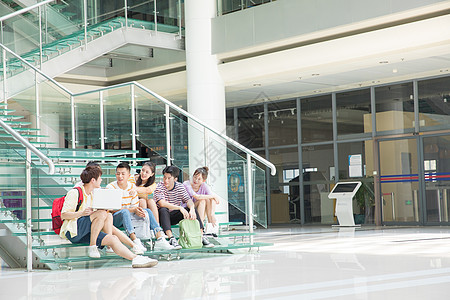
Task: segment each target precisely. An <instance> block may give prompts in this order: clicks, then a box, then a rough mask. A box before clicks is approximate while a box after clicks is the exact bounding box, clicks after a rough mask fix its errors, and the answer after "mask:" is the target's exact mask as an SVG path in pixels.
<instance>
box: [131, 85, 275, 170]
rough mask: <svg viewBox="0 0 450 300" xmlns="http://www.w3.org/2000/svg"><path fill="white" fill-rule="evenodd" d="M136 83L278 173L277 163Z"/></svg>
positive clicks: (141, 86)
mask: <svg viewBox="0 0 450 300" xmlns="http://www.w3.org/2000/svg"><path fill="white" fill-rule="evenodd" d="M132 83H133V84H134V85H136V86H138V87H140V88H141V89H143V90H144V91H146V92H147V93H149V94H150V95H152V96H153V97H155V98H157V99H158V100H160V101H162V102H164V104H167V105H168V106H169V107H170V108H172V109H174V110H176V111H178V112H179V113H181V114H183V115H185V116H186V117H188V118H190V119H192V120H193V121H195V122H197V123H198V124H200V125H202V126H203V127H205V128H207V129H208V130H210V131H212V132H214V133H215V134H217V135H218V136H220V137H221V138H223V139H224V140H225V141H227V142H228V143H230V144H231V145H233V146H234V147H236V148H238V149H239V150H241V151H243V152H245V153H246V154H249V155H250V156H252V157H254V158H256V159H257V160H258V161H260V162H261V163H262V164H264V165H265V166H267V167H269V168H270V171H271V172H270V174H272V176H274V175H275V174H276V173H277V169H276V168H275V165H274V164H272V163H271V162H270V161H268V160H266V159H264V158H262V157H261V156H259V155H258V154H256V153H255V152H253V151H252V150H250V149H248V148H246V147H244V146H242V145H241V144H239V143H238V142H236V141H235V140H233V139H231V138H229V137H228V136H226V135H224V134H223V133H220V132H219V131H217V130H216V129H214V128H212V127H211V126H208V125H207V124H206V123H204V122H203V121H201V120H200V119H198V118H197V117H195V116H193V115H191V114H190V113H188V112H187V111H185V110H184V109H182V108H180V107H178V106H176V105H175V104H173V103H172V102H170V101H169V100H167V99H165V98H164V97H161V96H160V95H158V94H157V93H155V92H152V91H151V90H149V89H147V88H146V87H144V86H143V85H141V84H140V83H138V82H135V81H133V82H132Z"/></svg>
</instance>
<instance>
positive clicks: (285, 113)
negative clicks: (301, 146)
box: [268, 100, 298, 146]
mask: <svg viewBox="0 0 450 300" xmlns="http://www.w3.org/2000/svg"><path fill="white" fill-rule="evenodd" d="M268 113H269V114H268V122H269V146H281V145H296V144H297V143H298V141H297V102H296V101H295V100H293V101H286V102H277V103H272V104H269V105H268Z"/></svg>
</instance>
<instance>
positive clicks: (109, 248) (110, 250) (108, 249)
mask: <svg viewBox="0 0 450 300" xmlns="http://www.w3.org/2000/svg"><path fill="white" fill-rule="evenodd" d="M105 252H106V254H111V253H115V252H114V250H113V248H111V247H109V246H108V247H106V251H105Z"/></svg>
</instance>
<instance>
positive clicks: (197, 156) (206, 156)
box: [185, 0, 228, 222]
mask: <svg viewBox="0 0 450 300" xmlns="http://www.w3.org/2000/svg"><path fill="white" fill-rule="evenodd" d="M215 15H216V1H213V0H186V1H185V28H186V73H187V104H188V111H189V112H190V113H191V114H193V115H194V116H196V117H198V118H199V119H201V120H202V121H204V122H205V123H207V124H208V125H209V126H211V127H212V128H214V129H216V130H218V131H219V132H221V133H224V134H225V133H226V119H225V88H224V84H223V80H222V78H221V76H220V74H219V71H218V60H217V57H216V55H213V54H212V53H211V35H212V32H211V19H212V18H214V17H215ZM189 124H190V129H189V175H190V176H192V174H193V172H194V170H195V169H196V168H198V167H202V166H204V165H207V166H208V167H209V168H210V175H209V181H208V183H209V184H210V185H211V187H212V189H213V191H214V192H215V193H217V194H218V195H220V196H222V197H223V198H224V199H225V201H222V202H221V203H220V204H219V206H218V207H217V209H216V211H221V212H228V203H227V201H226V199H227V160H226V147H225V144H224V143H223V142H221V141H220V140H218V139H217V138H215V137H214V135H208V134H207V135H206V138H205V134H204V132H203V129H201V128H199V127H198V126H196V124H194V123H193V122H190V123H189ZM205 140H206V144H207V145H209V146H208V147H205ZM217 218H218V220H219V222H225V221H228V214H225V215H218V216H217Z"/></svg>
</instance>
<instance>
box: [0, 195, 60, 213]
mask: <svg viewBox="0 0 450 300" xmlns="http://www.w3.org/2000/svg"><path fill="white" fill-rule="evenodd" d="M55 198H57V197H55ZM8 199H10V198H8ZM26 209H27V208H26V207H0V211H14V210H26ZM50 209H52V207H51V206H40V207H37V206H33V207H32V208H31V210H50Z"/></svg>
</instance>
